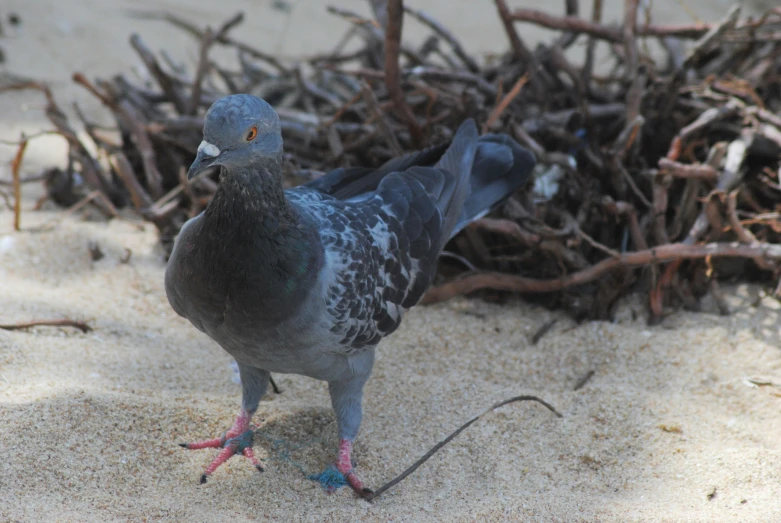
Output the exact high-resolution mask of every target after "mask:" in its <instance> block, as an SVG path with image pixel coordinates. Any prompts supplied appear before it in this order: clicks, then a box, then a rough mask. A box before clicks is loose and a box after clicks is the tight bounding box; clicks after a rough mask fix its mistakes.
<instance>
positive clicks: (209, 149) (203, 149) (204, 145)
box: [198, 140, 220, 158]
mask: <svg viewBox="0 0 781 523" xmlns="http://www.w3.org/2000/svg"><path fill="white" fill-rule="evenodd" d="M198 153H199V154H200V153H203V154H205V155H207V156H211V157H212V158H213V157H215V156H219V155H220V149H219V147H217V146H216V145H214V144H213V143H209V142H207V141H206V140H204V141H202V142H201V145H199V146H198Z"/></svg>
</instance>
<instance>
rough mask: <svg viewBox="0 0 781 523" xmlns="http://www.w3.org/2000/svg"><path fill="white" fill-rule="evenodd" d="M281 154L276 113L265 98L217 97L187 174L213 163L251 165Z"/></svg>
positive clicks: (238, 95)
mask: <svg viewBox="0 0 781 523" xmlns="http://www.w3.org/2000/svg"><path fill="white" fill-rule="evenodd" d="M281 155H282V134H281V127H280V124H279V116H278V115H277V113H276V111H274V109H273V108H272V107H271V106H270V105H269V104H268V103H267V102H266V101H265V100H261V99H260V98H258V97H256V96H252V95H248V94H234V95H231V96H226V97H224V98H220V99H219V100H217V101H216V102H214V104H213V105H212V106H211V107H210V108H209V110H208V111H207V112H206V117H205V119H204V125H203V142H202V143H201V146H200V147H199V148H198V156H197V157H196V159H195V161H194V162H193V164H192V166H191V167H190V172H189V173H188V177H190V178H192V177H193V176H195V175H197V174H198V173H199V172H201V171H203V170H205V169H206V168H208V167H212V166H214V165H222V166H225V167H228V168H229V169H230V168H250V167H252V166H258V165H264V164H266V163H267V162H268V160H273V161H274V162H277V163H278V161H279V160H280V157H281Z"/></svg>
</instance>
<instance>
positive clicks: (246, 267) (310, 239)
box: [202, 169, 323, 319]
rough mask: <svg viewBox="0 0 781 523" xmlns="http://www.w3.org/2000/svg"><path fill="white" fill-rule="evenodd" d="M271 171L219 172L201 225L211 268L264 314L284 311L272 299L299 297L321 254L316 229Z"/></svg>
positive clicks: (292, 300)
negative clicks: (293, 203) (215, 187)
mask: <svg viewBox="0 0 781 523" xmlns="http://www.w3.org/2000/svg"><path fill="white" fill-rule="evenodd" d="M259 171H262V172H259ZM272 172H274V171H273V170H266V169H260V170H258V169H254V170H252V171H243V170H237V169H231V170H230V171H228V172H223V173H222V175H221V179H220V185H219V188H218V189H217V192H216V193H215V195H214V198H213V199H212V201H211V203H210V204H209V206H208V207H207V209H206V211H205V213H204V218H205V220H204V226H203V227H204V229H203V231H202V232H203V233H205V235H206V237H207V238H208V239H207V240H206V243H208V244H209V245H211V248H212V252H211V253H205V256H206V257H208V258H209V259H211V261H212V266H213V269H214V270H215V271H219V272H220V273H222V274H230V275H231V282H232V283H233V285H235V286H237V287H240V289H238V290H237V291H236V292H238V293H239V294H244V293H246V295H247V296H250V295H251V296H253V298H252V299H251V300H250V302H251V303H252V304H253V305H254V306H255V307H259V308H260V309H262V314H263V315H264V317H266V318H267V319H272V317H276V316H278V315H279V316H280V317H284V316H286V315H288V313H289V312H290V311H283V310H281V309H280V308H279V307H278V306H276V305H274V304H275V303H277V302H278V300H279V299H280V298H287V302H288V303H289V304H290V306H291V307H292V306H294V304H295V302H299V301H300V300H302V299H303V298H304V296H305V295H306V293H307V291H308V290H309V289H310V288H311V286H312V284H313V283H314V281H315V280H316V278H317V275H318V272H319V268H320V266H321V264H322V260H323V253H322V246H321V243H320V239H319V234H318V232H317V229H316V228H315V227H314V226H313V225H312V224H311V223H310V222H309V221H308V219H307V218H306V216H302V213H301V212H299V210H298V209H297V208H295V207H294V206H293V205H291V204H290V202H289V201H288V200H287V198H286V197H285V193H284V191H283V189H282V184H281V180H280V179H279V176H278V174H271V173H272ZM276 172H278V171H276Z"/></svg>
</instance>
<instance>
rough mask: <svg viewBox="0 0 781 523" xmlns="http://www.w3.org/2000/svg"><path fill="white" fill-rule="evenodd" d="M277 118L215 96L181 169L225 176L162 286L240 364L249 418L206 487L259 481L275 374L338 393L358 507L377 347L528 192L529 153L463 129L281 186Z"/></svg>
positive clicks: (188, 226)
mask: <svg viewBox="0 0 781 523" xmlns="http://www.w3.org/2000/svg"><path fill="white" fill-rule="evenodd" d="M282 160H283V142H282V135H281V131H280V121H279V117H278V115H277V113H276V112H275V111H274V109H273V108H272V107H271V106H270V105H269V104H268V103H267V102H266V101H264V100H262V99H260V98H257V97H255V96H251V95H247V94H236V95H231V96H226V97H224V98H221V99H219V100H217V101H216V102H215V103H214V104H213V105H212V106H211V107H210V108H209V110H208V111H207V113H206V115H205V118H204V127H203V141H202V142H201V144H200V146H199V147H198V153H197V155H196V158H195V160H194V161H193V163H192V165H191V166H190V169H189V171H188V173H187V177H188V178H189V179H192V178H193V177H195V176H197V175H198V174H200V173H202V172H204V171H206V170H208V169H210V168H212V167H215V166H219V167H220V175H219V176H220V182H219V186H218V189H217V191H216V193H215V194H214V197H213V199H212V200H211V202H210V203H209V205H208V206H207V207H206V209H205V210H204V211H203V212H202V213H201V214H199V215H197V216H195V217H194V218H192V219H190V220H189V221H187V222H186V223H185V224H184V226H183V227H182V229H181V231H180V233H179V235H178V237H177V239H176V241H175V244H174V248H173V251H172V253H171V256H170V258H169V261H168V265H167V267H166V273H165V290H166V295H167V297H168V301H169V303H170V305H171V307H172V308H173V309H174V311H175V312H176V313H177V314H179V315H180V316H183V317H184V318H186V319H187V320H189V321H190V322H191V323H192V324H193V325H194V326H195V328H197V329H198V330H200V331H202V332H204V333H205V334H207V335H208V336H209V337H210V338H211V339H213V340H214V341H216V342H217V343H218V344H219V345H220V346H221V347H222V348H223V349H225V350H226V351H227V352H228V353H230V355H231V356H233V358H234V359H235V360H236V362H237V364H238V369H239V375H240V378H241V387H242V400H241V409H240V411H239V414H238V416H237V417H236V420H235V422H234V423H233V425H232V427H231V428H230V429H229V430H228V431H227V432H225V433H224V434H223V435H222V436H221V437H217V438H213V439H209V440H206V441H200V442H195V443H182V444H181V445H182V446H183V447H185V448H188V449H205V448H216V449H221V450H220V451H219V454H218V455H217V456H216V458H214V460H213V461H212V462H211V464H210V465H209V466H208V467H207V468H206V470H205V471H204V472H203V474H202V475H201V479H200V481H201V483H205V482H206V480H207V478H208V477H209V476H210V475H211V474H213V473H214V472H215V470H216V469H217V468H218V467H219V466H220V465H221V464H223V463H225V462H226V461H227V460H228V459H230V458H231V457H232V456H234V455H243V456H244V457H246V458H247V459H249V460H250V462H251V463H252V464H254V465H255V467H256V468H257V469H258V470H259V471H261V472H262V471H263V467H262V465H261V463H260V460H258V458H257V457H256V456H255V454H254V451H253V434H254V431H253V428H252V427H251V426H250V422H251V419H252V416H253V415H254V414H255V412H256V411H257V409H258V404H259V402H260V399H261V397H262V396H263V395H264V394H265V392H266V389H267V388H268V384H269V379H270V373H272V372H273V373H293V374H299V375H304V376H308V377H310V378H314V379H317V380H322V381H326V382H327V383H328V392H329V395H330V399H331V405H332V407H333V410H334V411H335V414H336V420H337V427H338V435H339V445H338V452H337V457H336V463H335V469H336V470H337V471H338V472H339V473H341V474H342V475H343V479H344V480H345V482H346V483H347V484H349V485H350V486H351V487H352V489H353V490H354V491H355V492H356V493H357V494H358V495H360V496H364V497H370V496H371V493H372V492H371V490H370V489H367V488H365V487H364V484H363V482H362V481H361V479H360V478H359V476H358V475H357V474H356V472H355V470H354V468H353V461H352V446H353V442H354V441H355V438H356V436H357V435H358V429H359V426H360V424H361V418H362V407H361V402H362V396H363V387H364V385H365V384H366V381H367V380H368V378H369V376H370V374H371V371H372V365H373V363H374V355H375V349H376V347H377V345H378V343H379V342H380V340H382V339H383V338H384V337H386V336H388V335H389V334H391V333H392V332H393V331H395V330H396V329H397V328H398V327H399V324H400V323H401V321H402V317H403V315H404V313H405V312H406V311H407V310H408V309H410V308H411V307H413V306H414V305H416V304H417V303H418V302H419V301H420V300H421V298H422V297H423V294H424V293H425V291H426V290H427V289H428V287H429V286H430V285H431V283H432V280H433V278H434V276H435V273H436V267H437V259H438V257H439V255H440V253H441V252H442V250H443V248H444V247H445V244H446V243H447V242H448V240H450V239H451V238H452V237H453V236H454V235H455V234H456V233H458V232H459V231H460V230H462V229H463V228H464V227H465V226H466V225H468V224H469V223H470V222H472V221H474V220H476V219H478V218H480V217H482V216H484V215H485V214H486V213H488V212H490V211H491V210H492V209H494V208H496V207H497V205H499V204H500V203H501V202H502V201H503V200H505V199H506V198H507V197H508V196H510V195H511V194H513V193H514V192H515V191H516V190H518V189H520V188H521V187H522V186H524V185H525V183H526V181H527V179H528V178H529V177H530V174H531V172H532V169H533V168H534V165H535V158H534V156H533V155H532V154H531V153H530V152H529V151H528V150H526V149H524V148H523V147H521V146H520V145H518V144H517V143H516V142H515V141H513V140H512V138H510V137H509V136H507V135H505V134H486V135H484V136H480V135H479V133H478V130H477V126H476V125H475V122H474V120H472V119H467V120H465V121H464V122H463V123H462V124H461V125H460V127H459V128H458V130H457V132H456V133H455V135H454V137H453V138H452V140H451V141H450V143H449V144H448V143H446V144H442V145H439V146H434V147H430V148H428V149H424V150H421V151H418V152H414V153H410V154H407V155H405V156H401V157H398V158H394V159H391V160H389V161H388V162H387V163H385V164H384V165H382V166H381V167H379V168H377V169H370V168H360V167H350V168H338V169H335V170H333V171H330V172H328V173H326V174H324V175H323V176H322V177H320V178H318V179H316V180H314V181H312V182H309V183H307V184H305V185H300V186H297V187H294V188H292V189H283V184H282Z"/></svg>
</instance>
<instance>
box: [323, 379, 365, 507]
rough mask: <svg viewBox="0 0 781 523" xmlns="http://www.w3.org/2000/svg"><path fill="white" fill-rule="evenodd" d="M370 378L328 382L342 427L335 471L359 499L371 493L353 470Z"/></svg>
mask: <svg viewBox="0 0 781 523" xmlns="http://www.w3.org/2000/svg"><path fill="white" fill-rule="evenodd" d="M368 378H369V374H368V373H367V374H365V375H359V376H353V377H351V378H349V379H346V380H341V381H330V382H328V392H329V393H330V395H331V405H332V406H333V408H334V411H335V412H336V421H337V424H338V427H339V453H338V455H337V458H336V469H337V470H338V471H339V472H341V473H342V475H343V476H344V478H345V479H346V480H347V483H349V485H350V486H351V487H352V489H353V490H354V491H355V492H356V493H357V494H358V495H359V496H363V497H366V496H369V495H371V494H372V491H371V490H370V489H368V488H366V487H364V486H363V482H362V481H361V480H360V478H358V476H357V475H356V473H355V470H353V463H352V449H353V441H355V437H356V436H357V435H358V429H359V428H360V426H361V417H362V415H363V413H362V409H361V400H362V399H363V386H364V384H365V383H366V380H367V379H368Z"/></svg>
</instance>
